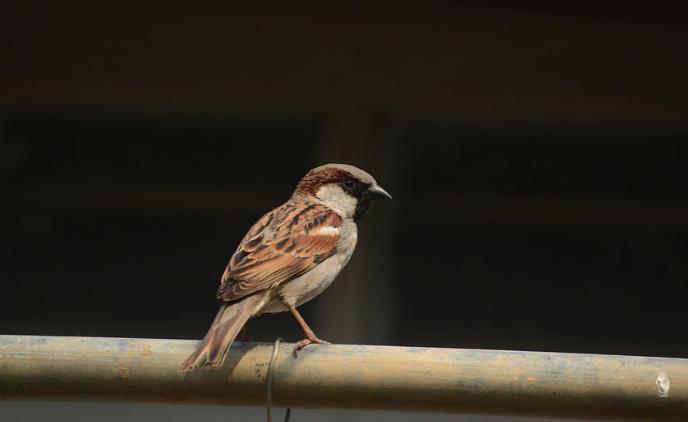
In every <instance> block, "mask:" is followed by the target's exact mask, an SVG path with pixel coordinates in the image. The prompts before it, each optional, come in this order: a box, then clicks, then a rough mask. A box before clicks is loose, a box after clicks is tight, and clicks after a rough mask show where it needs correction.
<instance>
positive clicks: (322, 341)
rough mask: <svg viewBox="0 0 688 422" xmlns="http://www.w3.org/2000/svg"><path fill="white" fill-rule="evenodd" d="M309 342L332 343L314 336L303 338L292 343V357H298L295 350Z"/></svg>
mask: <svg viewBox="0 0 688 422" xmlns="http://www.w3.org/2000/svg"><path fill="white" fill-rule="evenodd" d="M309 344H332V343H330V342H329V341H326V340H322V339H319V338H317V337H315V336H313V337H309V338H305V339H303V340H301V341H300V342H298V343H296V344H295V345H294V357H298V355H297V352H298V351H299V350H301V349H303V348H304V347H306V346H308V345H309Z"/></svg>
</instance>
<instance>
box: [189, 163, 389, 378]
mask: <svg viewBox="0 0 688 422" xmlns="http://www.w3.org/2000/svg"><path fill="white" fill-rule="evenodd" d="M382 199H392V197H391V195H390V194H389V193H387V191H385V190H384V189H383V188H382V187H380V185H378V183H377V182H376V181H375V179H374V178H373V176H371V175H370V174H368V173H367V172H365V171H363V170H361V169H359V168H357V167H354V166H352V165H348V164H325V165H322V166H319V167H316V168H313V169H311V170H310V171H309V172H308V173H307V174H306V175H305V176H304V177H303V178H302V179H301V180H300V181H299V183H298V184H297V186H296V189H295V190H294V192H293V194H292V195H291V197H290V198H289V200H287V202H285V203H284V204H282V205H280V206H278V207H277V208H275V209H273V210H272V211H269V212H268V213H266V214H265V215H263V216H262V217H261V218H260V219H259V220H258V221H257V222H256V223H255V224H254V225H253V226H252V227H251V229H250V230H249V231H248V233H247V234H246V235H245V236H244V238H243V240H242V241H241V243H240V244H239V246H238V247H237V249H236V251H235V252H234V254H233V255H232V256H231V258H230V260H229V263H228V264H227V267H226V269H225V271H224V273H223V274H222V277H221V279H220V286H219V288H218V290H217V298H218V299H220V301H221V305H220V310H219V311H218V313H217V315H216V317H215V320H214V321H213V323H212V325H211V326H210V328H209V329H208V332H207V333H206V335H205V337H204V338H203V340H201V341H200V343H198V345H197V347H196V349H195V350H194V352H193V353H192V354H191V355H190V356H189V357H188V358H187V359H186V361H184V363H183V365H182V370H183V371H185V372H190V371H194V370H196V369H199V368H219V367H221V366H222V365H223V363H224V361H225V358H226V357H227V353H228V350H229V347H230V346H231V344H232V342H233V341H234V339H235V338H236V336H237V334H238V333H239V332H240V331H241V330H242V328H243V327H244V325H245V324H246V322H247V321H248V320H249V319H250V318H252V317H256V316H259V315H262V314H273V313H279V312H291V314H292V315H293V316H294V318H295V319H296V321H297V322H298V324H299V325H300V326H301V329H302V330H303V332H304V335H305V338H304V339H303V340H301V341H299V342H298V343H296V345H295V346H294V353H296V352H297V351H298V350H301V349H303V348H304V347H306V346H308V345H310V344H329V342H327V341H325V340H322V339H320V338H318V337H317V336H316V335H315V333H314V332H313V330H311V328H310V327H309V326H308V324H307V323H306V321H305V320H304V319H303V317H302V316H301V314H300V313H299V311H298V310H297V309H296V308H297V307H299V306H301V305H303V304H304V303H306V302H308V301H310V300H311V299H313V298H314V297H316V296H317V295H319V294H320V293H322V292H323V291H324V290H325V289H326V288H327V287H328V286H329V285H330V284H331V283H332V281H334V279H335V278H336V277H337V275H338V274H339V273H340V271H341V270H342V268H344V266H345V265H346V264H347V263H348V262H349V259H350V258H351V255H352V254H353V252H354V249H355V248H356V243H357V241H358V223H359V221H360V220H361V218H362V217H363V216H364V215H365V214H366V212H367V211H368V207H369V205H370V203H371V202H374V201H377V200H382Z"/></svg>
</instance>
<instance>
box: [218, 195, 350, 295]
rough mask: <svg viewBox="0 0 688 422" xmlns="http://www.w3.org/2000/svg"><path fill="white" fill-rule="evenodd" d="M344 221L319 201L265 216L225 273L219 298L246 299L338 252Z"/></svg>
mask: <svg viewBox="0 0 688 422" xmlns="http://www.w3.org/2000/svg"><path fill="white" fill-rule="evenodd" d="M341 224H342V219H341V217H339V215H337V213H335V212H334V211H332V210H330V209H329V208H326V207H324V206H322V205H316V204H305V203H302V204H291V203H286V204H284V205H282V206H281V207H279V208H276V209H275V210H273V211H271V212H269V213H267V214H265V215H264V216H263V217H262V218H261V219H260V220H258V222H256V224H254V226H253V227H252V228H251V230H250V231H249V232H248V234H247V235H246V236H245V237H244V239H243V240H242V242H241V244H240V245H239V248H238V249H237V250H236V252H235V253H234V255H232V258H231V259H230V260H229V264H228V265H227V269H226V270H225V272H224V274H223V276H222V282H221V285H220V289H219V290H218V293H217V295H218V297H219V298H222V299H223V300H226V301H232V300H237V299H240V298H242V297H244V296H247V295H250V294H252V293H255V292H257V291H260V290H264V289H268V288H271V287H274V286H277V285H279V284H281V283H284V282H287V281H289V280H291V279H293V278H295V277H297V276H299V275H301V274H304V273H306V272H307V271H309V270H311V269H312V268H313V267H315V266H316V265H318V264H319V263H320V262H322V261H324V260H325V259H327V258H329V257H330V256H332V255H333V254H334V253H335V251H336V247H337V241H338V240H339V234H338V231H336V230H328V229H325V230H323V228H327V227H330V228H334V229H338V228H339V227H340V226H341Z"/></svg>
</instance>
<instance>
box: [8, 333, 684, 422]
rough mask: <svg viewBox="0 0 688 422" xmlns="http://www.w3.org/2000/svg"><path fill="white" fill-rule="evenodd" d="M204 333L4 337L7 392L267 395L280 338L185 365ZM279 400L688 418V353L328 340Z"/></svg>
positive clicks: (246, 399)
mask: <svg viewBox="0 0 688 422" xmlns="http://www.w3.org/2000/svg"><path fill="white" fill-rule="evenodd" d="M194 344H195V342H194V341H188V340H163V339H124V338H122V339H120V338H89V337H30V336H0V398H2V399H41V400H43V399H45V400H56V399H57V400H117V401H119V400H127V401H139V402H143V401H157V402H169V403H212V404H225V405H251V406H253V405H255V406H260V405H264V404H265V376H266V372H267V368H268V363H269V362H270V358H271V354H272V344H271V343H241V342H237V343H235V345H234V346H233V347H232V350H231V351H230V353H229V358H228V359H227V362H226V364H225V366H224V367H223V368H221V369H219V370H199V371H196V372H193V373H190V374H185V373H183V372H181V370H180V366H181V363H182V361H183V360H184V359H185V358H186V357H187V356H188V355H189V354H190V353H191V351H192V349H193V347H194ZM272 396H273V404H274V405H276V406H284V407H287V406H289V407H311V408H312V407H329V408H346V409H386V410H398V411H424V412H451V413H483V414H510V415H524V416H525V415H535V416H553V417H557V416H558V417H577V418H589V419H612V420H654V421H659V420H661V421H669V420H671V421H679V420H680V421H686V420H688V359H671V358H653V357H635V356H607V355H583V354H569V353H542V352H518V351H494V350H462V349H434V348H412V347H385V346H351V345H332V346H330V345H316V346H312V347H309V348H307V349H305V350H303V351H302V352H300V354H299V356H298V358H295V357H294V356H293V355H292V345H290V344H282V346H281V347H280V349H279V355H278V357H277V360H276V361H275V366H274V373H273V386H272Z"/></svg>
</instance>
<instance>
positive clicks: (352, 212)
mask: <svg viewBox="0 0 688 422" xmlns="http://www.w3.org/2000/svg"><path fill="white" fill-rule="evenodd" d="M294 196H310V197H313V198H316V199H317V200H319V201H321V202H323V203H324V204H325V205H326V206H328V207H329V208H331V209H333V210H334V211H336V212H337V213H338V214H340V215H341V216H342V217H344V218H353V219H354V221H356V222H358V221H359V220H360V219H361V217H363V215H364V214H365V213H366V211H367V210H368V206H369V205H370V203H371V202H373V201H377V200H380V199H392V197H391V196H390V194H388V193H387V192H386V191H385V190H384V189H382V188H381V187H380V186H379V185H378V184H377V182H376V181H375V179H374V178H373V176H371V175H370V174H368V173H366V172H365V171H363V170H361V169H359V168H357V167H354V166H350V165H347V164H325V165H323V166H320V167H316V168H314V169H312V170H311V171H309V172H308V173H307V174H306V175H305V176H304V177H303V179H301V181H300V182H299V184H298V185H297V186H296V190H295V191H294Z"/></svg>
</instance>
